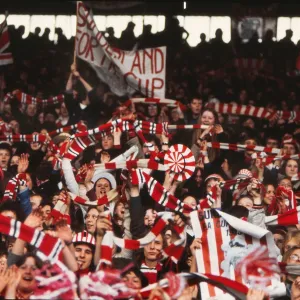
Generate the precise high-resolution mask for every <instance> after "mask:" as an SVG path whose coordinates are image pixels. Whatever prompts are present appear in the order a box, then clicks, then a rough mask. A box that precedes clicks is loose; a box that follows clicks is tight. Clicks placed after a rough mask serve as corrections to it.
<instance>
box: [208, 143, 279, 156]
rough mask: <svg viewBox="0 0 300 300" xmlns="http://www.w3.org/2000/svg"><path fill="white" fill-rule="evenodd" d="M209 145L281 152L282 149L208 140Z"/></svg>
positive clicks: (231, 148)
mask: <svg viewBox="0 0 300 300" xmlns="http://www.w3.org/2000/svg"><path fill="white" fill-rule="evenodd" d="M207 147H209V148H214V149H223V150H233V151H258V152H265V153H274V154H278V153H280V149H278V148H271V147H264V146H252V145H241V144H229V143H217V142H208V143H207Z"/></svg>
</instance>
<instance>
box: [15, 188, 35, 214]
mask: <svg viewBox="0 0 300 300" xmlns="http://www.w3.org/2000/svg"><path fill="white" fill-rule="evenodd" d="M18 196H19V200H20V205H21V208H22V210H23V212H24V214H25V216H26V217H27V216H28V215H29V214H30V213H31V211H32V206H31V203H30V193H29V189H28V188H26V190H24V191H22V192H20V193H19V194H18Z"/></svg>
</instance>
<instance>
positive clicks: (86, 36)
mask: <svg viewBox="0 0 300 300" xmlns="http://www.w3.org/2000/svg"><path fill="white" fill-rule="evenodd" d="M77 5H78V14H77V32H76V54H77V56H78V57H79V58H81V59H83V60H85V61H86V62H88V63H89V64H90V65H91V66H92V67H93V69H94V70H95V71H96V73H97V75H98V77H99V78H100V79H101V80H102V81H104V82H105V83H107V84H108V85H109V87H110V89H111V91H112V92H113V93H115V94H117V95H118V96H123V95H132V94H133V93H134V92H136V91H139V92H140V93H142V94H143V95H145V96H146V97H158V98H163V97H165V73H166V47H159V48H148V49H143V50H139V51H123V50H120V49H117V48H112V47H111V46H110V45H109V44H108V42H107V41H106V39H105V37H104V35H103V33H102V32H100V31H99V30H98V29H97V26H96V24H95V21H94V19H93V14H92V11H91V10H90V9H88V8H86V7H85V6H84V4H83V3H82V2H78V4H77Z"/></svg>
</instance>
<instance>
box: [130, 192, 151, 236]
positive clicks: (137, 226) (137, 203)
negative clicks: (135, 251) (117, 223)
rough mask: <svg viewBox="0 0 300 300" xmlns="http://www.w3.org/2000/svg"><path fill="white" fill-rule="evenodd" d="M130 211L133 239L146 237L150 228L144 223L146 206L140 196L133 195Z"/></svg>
mask: <svg viewBox="0 0 300 300" xmlns="http://www.w3.org/2000/svg"><path fill="white" fill-rule="evenodd" d="M129 212H130V219H131V222H130V232H131V234H132V238H133V239H140V238H142V237H144V236H145V235H146V234H147V233H148V230H147V228H146V226H145V224H144V208H143V205H142V199H141V197H140V196H138V197H131V198H130V202H129Z"/></svg>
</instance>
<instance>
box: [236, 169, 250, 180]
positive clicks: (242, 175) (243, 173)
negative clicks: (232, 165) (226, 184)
mask: <svg viewBox="0 0 300 300" xmlns="http://www.w3.org/2000/svg"><path fill="white" fill-rule="evenodd" d="M252 177H253V174H252V172H251V171H249V170H248V169H241V170H240V171H239V172H238V174H237V175H236V176H235V179H246V178H252Z"/></svg>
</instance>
